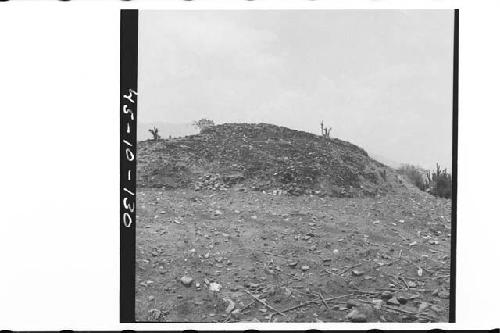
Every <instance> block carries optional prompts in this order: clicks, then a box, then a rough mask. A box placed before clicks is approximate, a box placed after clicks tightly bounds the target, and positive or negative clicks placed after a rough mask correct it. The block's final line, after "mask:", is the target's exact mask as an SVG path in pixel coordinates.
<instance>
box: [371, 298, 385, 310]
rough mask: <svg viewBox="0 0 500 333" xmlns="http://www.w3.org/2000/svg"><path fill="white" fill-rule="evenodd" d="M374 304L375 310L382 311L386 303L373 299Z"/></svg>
mask: <svg viewBox="0 0 500 333" xmlns="http://www.w3.org/2000/svg"><path fill="white" fill-rule="evenodd" d="M372 302H373V307H374V308H375V309H377V310H380V309H382V304H383V303H384V301H383V300H381V299H378V298H377V299H373V300H372Z"/></svg>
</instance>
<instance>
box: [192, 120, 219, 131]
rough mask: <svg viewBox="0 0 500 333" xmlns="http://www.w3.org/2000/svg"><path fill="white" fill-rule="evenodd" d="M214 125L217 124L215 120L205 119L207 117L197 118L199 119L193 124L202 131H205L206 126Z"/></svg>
mask: <svg viewBox="0 0 500 333" xmlns="http://www.w3.org/2000/svg"><path fill="white" fill-rule="evenodd" d="M214 125H215V123H214V121H213V120H210V119H205V118H203V119H200V120H197V121H193V126H195V127H198V129H199V130H200V131H203V130H204V129H205V128H209V127H212V126H214Z"/></svg>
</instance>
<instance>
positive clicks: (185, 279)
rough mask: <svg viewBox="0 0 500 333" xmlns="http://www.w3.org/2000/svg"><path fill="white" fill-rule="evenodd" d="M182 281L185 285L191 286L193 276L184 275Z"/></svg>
mask: <svg viewBox="0 0 500 333" xmlns="http://www.w3.org/2000/svg"><path fill="white" fill-rule="evenodd" d="M180 281H181V283H182V284H183V285H184V286H185V287H189V286H191V283H193V278H192V277H190V276H183V277H181V279H180Z"/></svg>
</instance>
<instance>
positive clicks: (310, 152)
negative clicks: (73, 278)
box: [135, 10, 455, 323]
mask: <svg viewBox="0 0 500 333" xmlns="http://www.w3.org/2000/svg"><path fill="white" fill-rule="evenodd" d="M454 18H455V12H454V11H453V10H256V11H233V10H225V11H224V10H219V11H217V10H207V11H168V10H163V11H162V10H141V11H139V13H138V41H137V48H138V59H137V62H138V69H137V75H138V76H137V93H138V101H137V155H136V158H137V179H136V185H137V192H136V194H137V196H136V200H137V201H136V208H137V209H136V224H135V225H136V266H135V274H136V275H135V316H136V317H135V320H137V321H139V322H192V323H200V322H214V323H234V322H266V323H276V322H290V323H296V322H317V323H322V322H352V323H360V322H389V323H392V322H398V323H436V322H449V321H450V320H454V319H450V313H454V309H453V306H454V304H451V303H450V295H452V294H453V293H454V291H453V290H452V289H453V288H452V286H451V281H452V280H453V278H454V277H453V272H452V269H451V268H452V257H453V251H454V250H453V246H452V236H453V235H452V233H453V228H452V226H453V221H452V203H453V181H452V176H453V175H452V168H453V163H454V161H453V154H452V151H453V114H454V111H453V80H454V72H453V69H454V67H453V58H454V27H455V25H454V23H455V20H454Z"/></svg>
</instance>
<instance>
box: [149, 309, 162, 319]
mask: <svg viewBox="0 0 500 333" xmlns="http://www.w3.org/2000/svg"><path fill="white" fill-rule="evenodd" d="M148 315H149V318H151V320H153V321H157V320H159V319H160V316H161V311H160V310H158V309H151V310H149V311H148Z"/></svg>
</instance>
